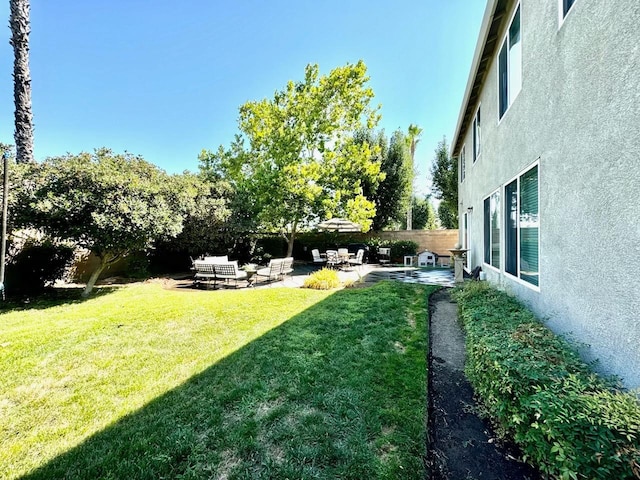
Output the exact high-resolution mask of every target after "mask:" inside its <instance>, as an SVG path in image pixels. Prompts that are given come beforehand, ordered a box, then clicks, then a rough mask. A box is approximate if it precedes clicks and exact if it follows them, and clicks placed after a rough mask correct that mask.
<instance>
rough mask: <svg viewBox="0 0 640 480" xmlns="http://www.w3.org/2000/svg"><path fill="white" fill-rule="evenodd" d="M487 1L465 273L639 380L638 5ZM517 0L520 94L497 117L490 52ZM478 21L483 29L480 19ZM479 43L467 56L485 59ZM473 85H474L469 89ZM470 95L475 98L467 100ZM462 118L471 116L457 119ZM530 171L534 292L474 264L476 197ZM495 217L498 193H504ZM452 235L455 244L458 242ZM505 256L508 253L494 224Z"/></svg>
mask: <svg viewBox="0 0 640 480" xmlns="http://www.w3.org/2000/svg"><path fill="white" fill-rule="evenodd" d="M561 3H562V2H561V1H560V2H559V1H558V0H521V1H519V2H515V1H501V0H489V2H488V5H487V13H486V14H485V19H484V24H483V25H484V26H483V29H482V31H481V36H480V39H479V47H481V46H482V45H483V44H484V43H485V42H486V41H487V39H488V38H489V35H488V33H489V32H488V31H487V30H488V24H489V22H494V25H495V24H496V22H497V20H496V15H495V14H494V12H495V11H498V10H500V9H504V10H505V11H506V15H504V16H503V17H502V18H501V19H500V20H499V23H500V28H499V35H498V38H497V41H496V46H495V48H494V49H493V53H492V54H491V56H490V58H489V60H488V61H489V63H488V65H489V66H488V69H487V70H486V71H485V72H484V73H483V74H481V75H480V76H479V77H478V75H477V71H479V70H478V69H476V71H474V67H477V63H478V62H476V61H475V60H474V67H472V71H471V74H470V77H469V86H468V87H467V93H466V94H465V102H464V104H463V105H462V109H461V115H460V120H459V122H458V129H457V133H456V137H455V138H454V140H453V143H452V152H453V155H454V156H456V157H457V156H459V154H460V150H461V148H462V145H463V144H464V145H466V148H465V153H466V176H465V179H464V181H463V182H461V183H459V201H460V205H459V207H460V215H461V218H460V225H461V232H462V225H463V220H464V218H463V216H464V213H465V212H467V213H468V218H469V231H468V235H469V248H470V253H469V255H470V265H469V266H470V268H473V267H475V266H478V265H480V266H482V267H483V270H484V271H485V272H486V273H487V277H488V280H489V281H491V282H493V283H495V284H497V285H499V286H501V287H502V288H504V289H506V290H508V291H510V292H513V293H514V294H515V295H517V296H518V297H520V298H521V299H522V300H524V302H525V303H527V304H529V305H530V307H531V308H533V310H534V311H536V313H537V314H538V315H540V316H541V317H542V318H543V319H544V320H545V321H546V323H547V324H548V325H549V326H550V327H551V328H552V329H553V330H554V331H556V332H559V333H565V334H569V335H570V336H571V337H572V338H574V339H575V340H577V341H578V342H581V343H582V344H584V345H583V346H582V352H583V354H584V356H585V357H586V358H587V359H588V360H593V359H598V360H599V367H598V368H599V369H600V370H601V371H602V372H604V373H615V374H618V375H620V376H621V377H622V378H623V381H624V383H625V384H626V385H627V386H629V387H640V219H639V215H640V2H639V1H638V0H617V1H615V2H603V1H600V0H576V1H575V4H574V5H573V7H572V9H571V10H570V11H569V13H568V15H567V16H566V18H565V19H564V21H560V16H559V8H560V5H561ZM518 5H520V8H521V34H522V89H521V91H520V93H519V94H518V96H517V97H516V98H515V100H514V101H513V103H512V105H511V106H510V108H509V109H508V110H507V112H506V113H505V114H504V116H503V117H502V119H501V120H500V121H499V120H498V66H497V56H498V52H499V49H500V46H501V45H502V40H503V35H504V34H505V31H506V29H507V28H508V25H509V23H510V21H511V18H512V14H513V12H514V11H515V8H517V6H518ZM485 27H486V28H485ZM481 54H482V52H481V48H478V49H477V50H476V57H479V56H481ZM473 84H475V85H476V88H479V90H478V93H477V95H475V97H474V96H471V95H470V93H469V92H470V91H471V89H472V86H473ZM470 103H472V104H473V105H471V106H470V105H469V104H470ZM478 103H480V104H481V153H480V156H479V157H478V159H477V161H476V162H475V163H474V162H473V160H472V158H473V156H472V127H471V122H470V121H469V120H468V118H467V120H466V122H465V120H464V116H465V112H467V110H468V108H471V109H472V110H473V111H475V109H476V107H477V104H478ZM467 117H468V114H467ZM536 162H537V163H538V168H539V214H540V230H539V261H540V265H539V272H540V275H539V289H536V288H532V287H531V286H529V285H528V284H526V283H525V282H521V281H518V280H516V279H514V278H512V277H509V276H507V275H506V274H505V272H504V261H502V262H501V265H502V268H501V269H494V268H492V267H490V266H487V265H486V264H484V263H483V238H484V237H483V231H484V230H483V229H484V225H483V200H484V198H486V197H487V196H488V195H490V194H491V193H492V192H493V191H495V190H500V192H501V197H502V199H504V186H505V184H506V183H508V182H509V181H511V180H512V179H513V178H514V177H516V176H517V175H518V174H519V173H521V172H522V171H523V170H524V169H526V168H528V167H529V166H531V165H534V164H535V163H536ZM502 204H503V205H502V217H504V201H503V202H502ZM463 235H464V234H463V233H461V240H462V237H463ZM502 235H503V238H502V239H501V254H502V255H503V258H504V250H505V248H504V245H505V243H504V229H503V233H502Z"/></svg>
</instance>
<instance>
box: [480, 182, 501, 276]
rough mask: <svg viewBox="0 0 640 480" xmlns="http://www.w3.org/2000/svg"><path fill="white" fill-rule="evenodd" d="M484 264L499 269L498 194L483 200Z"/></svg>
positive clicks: (495, 193)
mask: <svg viewBox="0 0 640 480" xmlns="http://www.w3.org/2000/svg"><path fill="white" fill-rule="evenodd" d="M484 263H486V264H487V265H491V266H492V267H495V268H498V269H499V268H500V192H499V191H497V192H494V193H493V194H491V196H489V197H487V198H485V199H484Z"/></svg>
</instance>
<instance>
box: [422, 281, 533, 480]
mask: <svg viewBox="0 0 640 480" xmlns="http://www.w3.org/2000/svg"><path fill="white" fill-rule="evenodd" d="M429 303H430V315H429V316H430V328H429V333H430V341H429V345H430V354H429V389H428V391H429V408H428V411H429V446H428V456H427V457H428V459H427V460H428V464H429V469H430V470H431V479H432V480H441V479H452V480H458V479H469V480H471V479H488V480H512V479H513V480H533V479H538V478H540V476H539V474H538V473H537V472H535V471H534V470H533V469H531V468H530V467H528V466H527V465H525V464H522V463H520V462H519V461H517V460H516V458H515V457H516V456H517V455H518V454H517V453H514V451H515V448H514V447H513V446H506V445H499V442H497V441H496V438H495V436H494V434H493V432H492V430H491V427H490V426H489V425H488V424H487V423H486V422H484V421H483V420H481V419H480V418H479V417H478V415H477V414H476V412H477V406H476V402H475V400H474V398H473V389H472V387H471V385H470V384H469V382H468V381H467V379H466V377H465V375H464V362H465V338H464V334H463V332H462V329H461V328H460V324H459V322H458V310H457V305H456V304H455V303H453V302H452V301H451V297H450V295H449V291H448V290H440V291H438V292H436V293H435V294H433V295H432V296H431V298H430V301H429Z"/></svg>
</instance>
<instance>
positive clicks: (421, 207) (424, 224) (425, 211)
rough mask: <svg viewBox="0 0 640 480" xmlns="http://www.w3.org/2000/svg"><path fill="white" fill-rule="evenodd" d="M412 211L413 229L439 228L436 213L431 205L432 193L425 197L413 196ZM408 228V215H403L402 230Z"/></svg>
mask: <svg viewBox="0 0 640 480" xmlns="http://www.w3.org/2000/svg"><path fill="white" fill-rule="evenodd" d="M411 211H412V214H411V218H412V227H413V228H412V229H413V230H435V229H436V228H437V224H436V213H435V212H434V211H433V206H432V205H431V195H427V196H425V198H418V197H413V200H412V207H411ZM405 213H406V212H405ZM406 229H407V216H406V215H403V218H402V222H401V224H400V230H406Z"/></svg>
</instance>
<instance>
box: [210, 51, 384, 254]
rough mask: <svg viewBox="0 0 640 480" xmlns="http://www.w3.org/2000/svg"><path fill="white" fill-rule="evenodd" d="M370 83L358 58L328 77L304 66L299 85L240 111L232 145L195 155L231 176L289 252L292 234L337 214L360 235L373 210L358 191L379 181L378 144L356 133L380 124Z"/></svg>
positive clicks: (258, 216) (288, 86) (292, 84)
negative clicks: (358, 228)
mask: <svg viewBox="0 0 640 480" xmlns="http://www.w3.org/2000/svg"><path fill="white" fill-rule="evenodd" d="M367 82H368V77H367V76H366V66H365V64H364V63H363V62H362V61H359V62H358V63H357V64H355V65H350V64H347V65H346V66H344V67H338V68H335V69H334V70H332V71H331V72H330V73H329V74H328V75H326V76H321V75H320V73H319V68H318V66H317V65H308V66H307V67H306V69H305V77H304V80H303V81H301V82H293V81H289V82H288V83H287V85H286V87H285V88H284V89H282V90H279V91H276V92H275V94H274V97H273V98H272V99H263V100H260V101H250V102H247V103H245V104H244V105H242V106H241V107H240V117H239V130H240V133H239V134H238V135H237V136H236V138H235V140H234V141H233V142H232V144H231V146H230V148H228V149H225V148H224V147H222V146H221V147H220V148H219V149H218V150H217V151H216V152H211V151H203V153H202V154H201V156H200V161H201V168H202V169H203V170H204V171H205V172H209V173H211V172H214V173H215V174H220V175H221V176H223V177H225V178H229V179H230V180H231V181H232V183H233V185H234V186H235V188H236V191H237V194H238V195H244V196H247V198H250V199H251V203H252V205H253V208H254V212H255V215H256V218H257V219H258V221H259V224H260V225H261V226H262V227H263V228H267V229H271V230H277V231H280V232H281V233H282V234H283V236H284V237H285V238H286V239H287V242H288V254H289V255H290V254H291V251H292V249H293V241H294V238H295V235H296V232H297V231H298V230H299V229H300V228H301V227H304V226H310V225H312V224H313V223H314V222H316V221H319V220H323V219H326V218H332V217H335V216H339V217H346V218H348V219H350V220H352V221H354V222H357V223H359V224H360V225H362V227H363V229H364V230H365V231H366V230H368V229H369V228H370V226H371V223H372V222H371V219H372V218H373V216H374V214H375V205H374V203H373V202H372V201H371V200H370V199H368V198H367V197H366V196H365V195H364V189H363V186H364V184H365V183H367V182H372V183H375V182H376V181H377V179H379V178H381V175H380V163H379V162H377V161H375V160H372V157H373V155H372V153H374V152H375V149H376V148H377V147H376V146H372V145H370V144H368V143H366V142H365V143H359V142H357V141H355V140H354V135H353V134H354V132H356V131H358V130H359V129H362V128H373V127H374V126H375V125H376V123H377V122H378V120H379V116H378V114H377V108H372V107H370V106H369V104H370V102H371V100H372V98H373V96H374V95H373V91H372V90H371V88H369V87H368V86H367Z"/></svg>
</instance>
